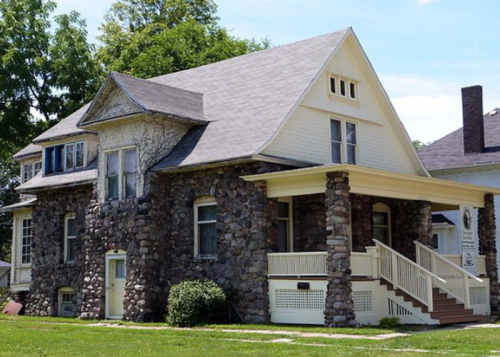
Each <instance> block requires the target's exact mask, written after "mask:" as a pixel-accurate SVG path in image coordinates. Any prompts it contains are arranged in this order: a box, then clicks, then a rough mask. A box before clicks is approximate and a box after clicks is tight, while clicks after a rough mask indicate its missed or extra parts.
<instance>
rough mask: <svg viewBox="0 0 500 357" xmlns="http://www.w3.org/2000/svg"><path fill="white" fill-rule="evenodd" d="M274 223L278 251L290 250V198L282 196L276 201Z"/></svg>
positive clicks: (291, 241) (291, 244) (291, 248)
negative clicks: (276, 232)
mask: <svg viewBox="0 0 500 357" xmlns="http://www.w3.org/2000/svg"><path fill="white" fill-rule="evenodd" d="M274 224H275V225H276V227H277V230H278V252H283V253H284V252H292V251H293V240H292V198H291V197H284V198H280V199H278V202H277V203H276V217H275V222H274Z"/></svg>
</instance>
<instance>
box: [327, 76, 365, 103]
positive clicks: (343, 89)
mask: <svg viewBox="0 0 500 357" xmlns="http://www.w3.org/2000/svg"><path fill="white" fill-rule="evenodd" d="M329 91H330V94H334V95H337V96H339V97H343V98H348V99H354V100H358V82H357V81H355V80H354V79H350V78H346V77H341V76H337V75H330V88H329Z"/></svg>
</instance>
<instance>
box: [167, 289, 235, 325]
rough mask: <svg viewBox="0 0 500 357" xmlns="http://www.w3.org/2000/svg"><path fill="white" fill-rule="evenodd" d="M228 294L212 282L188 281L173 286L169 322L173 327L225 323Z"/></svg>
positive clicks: (169, 305) (170, 297)
mask: <svg viewBox="0 0 500 357" xmlns="http://www.w3.org/2000/svg"><path fill="white" fill-rule="evenodd" d="M225 312H226V294H225V293H224V291H222V289H221V287H220V286H219V285H217V284H216V283H214V282H213V281H210V280H186V281H183V282H181V283H179V284H176V285H174V286H172V288H171V289H170V296H169V297H168V316H167V322H168V323H169V324H170V325H172V326H195V325H204V324H209V323H219V322H223V320H224V316H225Z"/></svg>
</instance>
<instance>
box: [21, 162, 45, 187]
mask: <svg viewBox="0 0 500 357" xmlns="http://www.w3.org/2000/svg"><path fill="white" fill-rule="evenodd" d="M41 169H42V162H41V161H37V162H31V163H29V164H24V165H23V167H22V171H23V172H22V176H21V177H22V183H24V182H26V181H29V180H31V179H32V178H33V177H35V176H36V174H37V173H39V172H40V170H41Z"/></svg>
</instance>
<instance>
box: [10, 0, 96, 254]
mask: <svg viewBox="0 0 500 357" xmlns="http://www.w3.org/2000/svg"><path fill="white" fill-rule="evenodd" d="M54 9H55V3H54V2H53V1H50V0H1V1H0V128H1V129H2V130H0V207H1V206H3V205H8V204H11V203H14V202H15V201H16V200H17V199H18V196H17V194H16V193H15V191H14V187H15V186H17V185H18V181H19V178H18V175H19V172H18V171H19V168H18V166H19V165H18V164H16V163H14V162H13V161H12V159H11V157H12V155H13V154H14V153H15V152H16V151H18V150H19V149H21V148H22V147H23V146H25V145H27V144H28V143H29V142H30V141H31V139H32V138H33V137H34V136H36V135H38V134H39V133H41V132H42V131H44V130H46V129H47V128H48V127H49V126H50V125H53V124H55V123H56V122H57V121H58V120H60V119H62V118H64V117H65V116H67V115H68V114H70V113H71V112H73V111H75V110H76V109H78V108H79V107H81V106H82V105H83V104H84V103H86V102H87V101H89V100H90V99H91V98H92V97H93V95H94V93H95V92H96V90H97V89H98V85H99V84H100V82H101V78H100V77H102V69H101V66H100V65H99V64H98V62H97V60H96V59H95V49H94V47H93V46H92V45H89V44H88V43H87V32H86V29H85V21H84V20H82V19H81V18H80V15H79V14H78V13H76V12H72V13H70V14H69V15H60V16H57V17H55V19H54V22H55V27H54V28H52V23H51V14H52V12H53V11H54ZM10 219H11V218H10V214H1V215H0V254H2V249H3V250H4V252H3V253H4V254H5V250H7V251H8V250H9V249H8V247H7V248H6V244H7V245H8V242H10V238H11V223H12V222H11V221H10ZM6 242H7V243H6Z"/></svg>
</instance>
